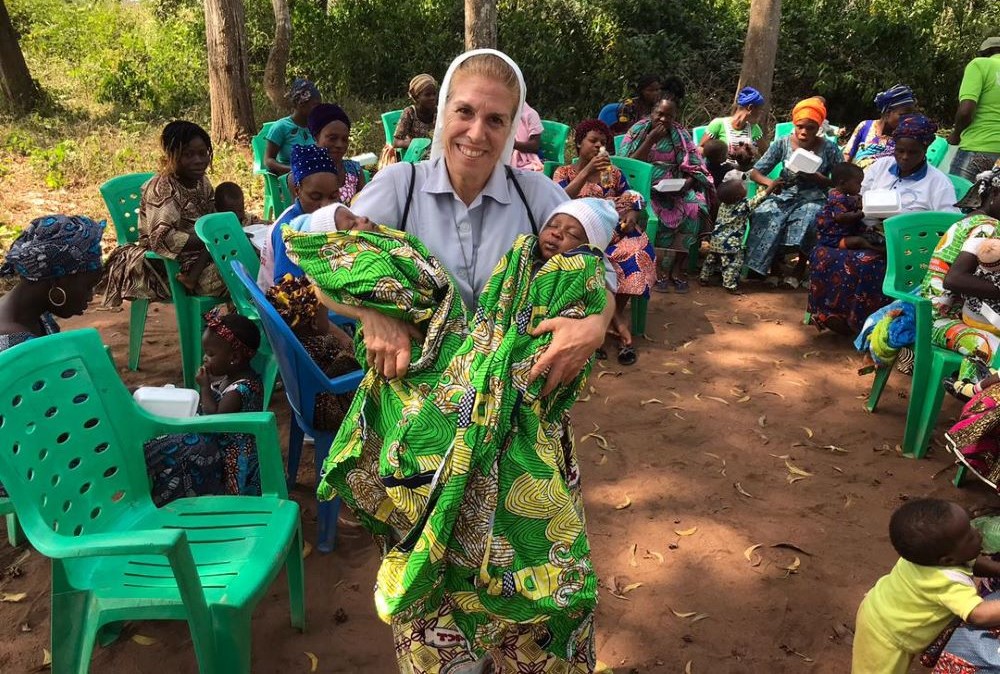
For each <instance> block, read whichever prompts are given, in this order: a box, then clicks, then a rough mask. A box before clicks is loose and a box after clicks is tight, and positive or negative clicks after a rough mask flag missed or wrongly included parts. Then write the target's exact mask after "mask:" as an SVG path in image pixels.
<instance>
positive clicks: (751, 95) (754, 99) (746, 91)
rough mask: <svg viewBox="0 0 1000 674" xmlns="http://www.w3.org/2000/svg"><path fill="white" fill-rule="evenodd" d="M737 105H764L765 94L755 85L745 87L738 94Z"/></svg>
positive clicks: (747, 106) (742, 106) (746, 106)
mask: <svg viewBox="0 0 1000 674" xmlns="http://www.w3.org/2000/svg"><path fill="white" fill-rule="evenodd" d="M736 105H738V106H740V107H741V108H749V107H750V106H751V105H764V96H763V95H762V94H761V93H760V92H759V91H757V90H756V89H754V88H753V87H743V88H742V89H740V93H738V94H736Z"/></svg>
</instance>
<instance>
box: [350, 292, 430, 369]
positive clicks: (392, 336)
mask: <svg viewBox="0 0 1000 674" xmlns="http://www.w3.org/2000/svg"><path fill="white" fill-rule="evenodd" d="M358 320H360V321H361V327H362V328H363V330H362V334H363V335H364V338H365V351H366V353H367V360H368V367H369V368H372V369H374V370H375V371H376V372H378V373H379V374H381V375H382V376H383V377H385V378H386V379H398V378H402V377H405V376H406V373H407V371H408V370H409V369H410V347H411V345H412V343H411V340H414V339H418V340H422V339H423V338H424V336H423V334H421V332H420V330H418V329H417V327H416V326H415V325H413V324H412V323H407V322H406V321H402V320H400V319H398V318H391V317H389V316H386V315H385V314H383V313H381V312H379V311H376V310H374V309H362V310H361V311H360V316H359V319H358Z"/></svg>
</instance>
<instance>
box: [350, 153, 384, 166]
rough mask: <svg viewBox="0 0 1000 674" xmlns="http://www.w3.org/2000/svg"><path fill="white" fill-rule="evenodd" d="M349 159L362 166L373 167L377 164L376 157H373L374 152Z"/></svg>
mask: <svg viewBox="0 0 1000 674" xmlns="http://www.w3.org/2000/svg"><path fill="white" fill-rule="evenodd" d="M351 159H353V160H354V161H356V162H358V163H359V164H361V165H362V166H374V165H375V164H377V163H378V157H376V156H375V153H374V152H364V153H362V154H359V155H355V156H353V157H351Z"/></svg>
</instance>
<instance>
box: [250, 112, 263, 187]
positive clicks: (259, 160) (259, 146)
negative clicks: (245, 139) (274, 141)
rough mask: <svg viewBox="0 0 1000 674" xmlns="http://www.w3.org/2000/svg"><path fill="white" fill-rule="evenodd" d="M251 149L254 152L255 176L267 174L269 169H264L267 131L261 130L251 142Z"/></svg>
mask: <svg viewBox="0 0 1000 674" xmlns="http://www.w3.org/2000/svg"><path fill="white" fill-rule="evenodd" d="M264 126H267V125H266V124H265V125H264ZM250 149H251V150H253V174H254V175H260V174H262V173H265V172H266V171H267V169H266V168H264V151H265V150H266V149H267V129H261V130H260V133H258V134H257V135H256V136H254V137H253V138H252V139H251V140H250Z"/></svg>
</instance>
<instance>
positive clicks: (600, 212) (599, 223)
mask: <svg viewBox="0 0 1000 674" xmlns="http://www.w3.org/2000/svg"><path fill="white" fill-rule="evenodd" d="M559 213H565V214H566V215H568V216H570V217H572V218H575V219H576V220H577V222H579V223H580V225H581V226H582V227H583V231H584V232H586V233H587V243H589V244H590V245H591V246H594V247H595V248H600V249H601V250H604V249H605V248H607V247H608V244H610V243H611V237H612V235H614V233H615V227H617V226H618V211H616V210H615V207H614V205H613V204H612V203H611V202H610V201H608V200H607V199H597V198H595V197H584V198H582V199H571V200H570V201H564V202H563V203H561V204H559V205H558V206H556V208H555V210H554V211H552V213H551V214H550V215H549V220H548V221H546V223H548V222H549V221H551V220H552V218H553V217H555V216H556V215H558V214H559Z"/></svg>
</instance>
